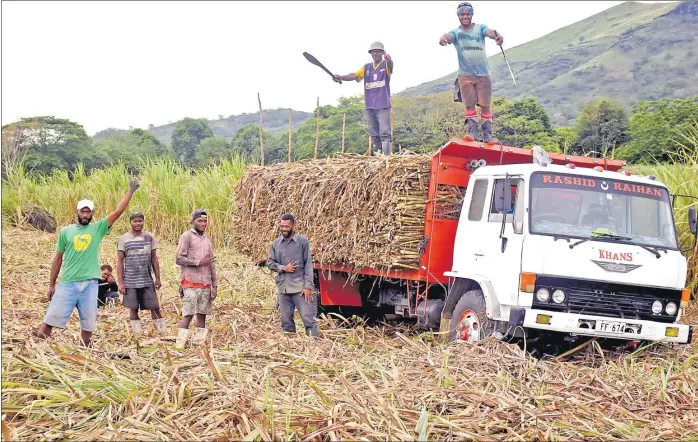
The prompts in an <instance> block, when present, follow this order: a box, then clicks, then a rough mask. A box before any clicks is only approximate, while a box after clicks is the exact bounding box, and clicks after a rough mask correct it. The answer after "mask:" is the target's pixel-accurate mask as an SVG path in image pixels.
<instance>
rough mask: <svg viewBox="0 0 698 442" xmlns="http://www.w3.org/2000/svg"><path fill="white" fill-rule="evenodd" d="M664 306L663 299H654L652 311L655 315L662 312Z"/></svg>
mask: <svg viewBox="0 0 698 442" xmlns="http://www.w3.org/2000/svg"><path fill="white" fill-rule="evenodd" d="M663 308H664V306H663V305H662V301H654V302H653V303H652V313H654V314H655V315H658V314H660V313H661V312H662V309H663Z"/></svg>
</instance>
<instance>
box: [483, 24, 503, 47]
mask: <svg viewBox="0 0 698 442" xmlns="http://www.w3.org/2000/svg"><path fill="white" fill-rule="evenodd" d="M485 35H486V36H487V37H489V38H491V39H493V40H494V41H495V43H497V44H498V45H499V46H501V45H502V43H504V37H502V34H500V33H499V32H497V30H496V29H490V28H487V29H485Z"/></svg>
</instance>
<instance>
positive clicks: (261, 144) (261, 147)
mask: <svg viewBox="0 0 698 442" xmlns="http://www.w3.org/2000/svg"><path fill="white" fill-rule="evenodd" d="M257 102H258V103H259V158H260V161H261V162H262V166H264V132H262V125H263V124H264V115H262V99H261V98H259V92H257Z"/></svg>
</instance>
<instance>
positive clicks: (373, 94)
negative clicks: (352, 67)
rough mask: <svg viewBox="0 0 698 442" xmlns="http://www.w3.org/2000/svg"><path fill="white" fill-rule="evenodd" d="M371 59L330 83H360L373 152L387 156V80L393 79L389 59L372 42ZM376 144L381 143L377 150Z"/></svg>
mask: <svg viewBox="0 0 698 442" xmlns="http://www.w3.org/2000/svg"><path fill="white" fill-rule="evenodd" d="M368 53H369V54H371V57H372V58H373V62H372V63H366V64H365V65H363V66H361V68H360V69H359V70H358V71H356V72H354V73H351V74H347V75H335V76H334V77H333V79H334V81H336V82H337V83H339V84H341V83H342V81H352V80H356V81H361V80H362V79H363V80H364V102H365V105H366V118H367V119H368V134H369V135H370V136H371V146H372V147H371V149H372V151H373V152H376V151H380V150H382V151H383V154H384V155H390V141H391V135H390V132H391V131H390V107H391V105H390V77H391V76H392V75H393V59H392V58H391V57H390V55H388V54H387V53H386V52H385V49H384V48H383V43H380V42H375V43H373V44H371V48H370V49H369V50H368ZM378 140H380V141H381V144H380V147H379V145H378Z"/></svg>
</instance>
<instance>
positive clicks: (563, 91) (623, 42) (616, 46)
mask: <svg viewBox="0 0 698 442" xmlns="http://www.w3.org/2000/svg"><path fill="white" fill-rule="evenodd" d="M505 50H506V51H507V57H508V58H509V62H510V64H511V68H512V70H513V71H514V75H515V77H516V82H517V83H518V86H514V84H513V82H512V81H511V78H509V71H508V69H507V66H506V63H505V62H504V58H503V57H502V55H501V53H500V54H497V55H493V56H491V57H490V58H489V62H490V69H491V71H492V77H493V94H494V95H499V96H505V97H507V98H522V97H525V96H533V97H536V98H537V99H538V100H539V101H540V102H541V103H542V104H543V105H544V106H545V108H546V109H547V110H548V112H549V114H550V116H551V118H552V120H553V122H554V123H555V124H557V125H566V124H569V123H570V122H571V120H573V119H574V118H576V117H577V115H578V113H579V112H580V111H581V109H582V105H583V103H585V102H588V101H591V100H593V99H596V98H599V97H612V98H616V99H618V100H620V101H621V102H623V103H624V104H625V105H626V106H628V107H630V106H632V105H633V104H635V103H637V102H638V101H640V100H656V99H660V98H664V97H670V98H687V97H691V96H695V95H698V2H681V3H679V2H675V3H652V4H647V3H631V2H627V3H623V4H621V5H618V6H615V7H613V8H610V9H608V10H606V11H604V12H601V13H599V14H596V15H594V16H592V17H589V18H587V19H585V20H582V21H580V22H578V23H575V24H572V25H570V26H567V27H564V28H561V29H558V30H557V31H555V32H552V33H550V34H548V35H546V36H544V37H541V38H539V39H537V40H533V41H531V42H528V43H525V44H523V45H520V46H516V47H514V48H510V49H509V48H506V47H505ZM453 59H454V63H456V56H455V54H453ZM456 76H457V72H453V73H452V74H450V75H447V76H445V77H442V78H439V79H437V80H434V81H430V82H428V83H424V84H421V85H419V86H416V87H412V88H408V89H406V90H405V91H403V92H401V93H400V94H399V95H405V96H408V97H414V96H419V95H429V94H434V93H438V92H444V91H450V90H452V88H453V82H454V80H455V78H456Z"/></svg>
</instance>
